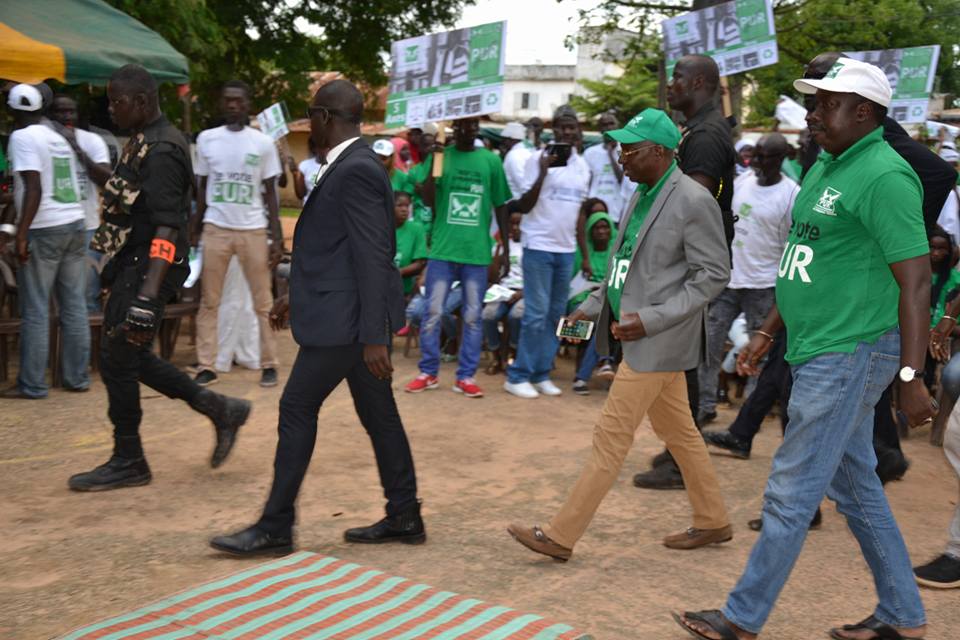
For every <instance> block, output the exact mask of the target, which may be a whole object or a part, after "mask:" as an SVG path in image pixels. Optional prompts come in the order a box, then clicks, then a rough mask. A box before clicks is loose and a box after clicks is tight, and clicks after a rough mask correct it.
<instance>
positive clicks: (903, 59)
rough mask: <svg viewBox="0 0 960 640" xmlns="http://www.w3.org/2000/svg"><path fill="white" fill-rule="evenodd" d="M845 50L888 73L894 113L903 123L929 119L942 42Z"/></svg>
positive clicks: (893, 115)
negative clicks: (931, 94)
mask: <svg viewBox="0 0 960 640" xmlns="http://www.w3.org/2000/svg"><path fill="white" fill-rule="evenodd" d="M844 53H846V54H847V55H848V56H850V57H851V58H856V59H857V60H861V61H863V62H869V63H870V64H872V65H875V66H877V67H880V68H881V69H883V72H884V73H885V74H887V79H888V80H889V81H890V86H891V87H892V88H893V100H892V101H891V102H890V109H889V114H890V117H892V118H893V119H894V120H896V121H897V122H903V123H916V122H923V121H925V120H926V119H927V111H928V109H929V108H930V92H931V91H933V76H934V74H935V73H936V71H937V62H938V61H939V59H940V45H938V44H932V45H929V46H926V47H910V48H908V49H881V50H878V51H845V52H844Z"/></svg>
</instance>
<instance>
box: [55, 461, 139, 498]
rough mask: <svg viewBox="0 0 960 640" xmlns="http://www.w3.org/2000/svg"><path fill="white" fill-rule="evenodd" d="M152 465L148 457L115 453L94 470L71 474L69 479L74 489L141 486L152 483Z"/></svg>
mask: <svg viewBox="0 0 960 640" xmlns="http://www.w3.org/2000/svg"><path fill="white" fill-rule="evenodd" d="M151 478H152V476H151V474H150V467H149V466H148V465H147V459H146V458H144V457H142V456H141V457H139V458H121V457H120V456H118V455H113V456H111V457H110V459H109V460H107V462H106V463H104V464H102V465H100V466H99V467H97V468H96V469H94V470H93V471H86V472H84V473H78V474H76V475H73V476H70V479H69V480H68V481H67V486H69V487H70V488H71V489H73V490H74V491H108V490H110V489H120V488H121V487H139V486H142V485H145V484H150V479H151Z"/></svg>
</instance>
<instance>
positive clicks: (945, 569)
mask: <svg viewBox="0 0 960 640" xmlns="http://www.w3.org/2000/svg"><path fill="white" fill-rule="evenodd" d="M913 573H914V575H915V576H916V577H917V584H921V585H923V586H925V587H933V588H934V589H955V588H957V587H960V558H954V557H953V556H948V555H946V554H944V555H942V556H940V557H939V558H937V559H935V560H933V561H932V562H928V563H927V564H925V565H923V566H922V567H914V569H913Z"/></svg>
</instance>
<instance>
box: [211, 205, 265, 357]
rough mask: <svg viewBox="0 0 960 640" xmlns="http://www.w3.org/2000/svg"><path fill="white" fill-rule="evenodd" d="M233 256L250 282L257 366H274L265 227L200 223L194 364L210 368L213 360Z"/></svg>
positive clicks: (215, 354) (215, 355)
mask: <svg viewBox="0 0 960 640" xmlns="http://www.w3.org/2000/svg"><path fill="white" fill-rule="evenodd" d="M233 256H237V260H238V261H239V262H240V268H242V269H243V276H244V278H246V279H247V284H248V285H249V286H250V295H251V297H252V298H253V310H254V312H255V313H256V314H257V321H258V323H259V325H260V367H261V368H263V369H268V368H276V367H277V364H278V363H277V339H276V337H275V336H274V334H273V329H271V328H270V319H269V316H270V308H271V307H272V306H273V289H272V282H271V278H270V275H271V274H270V259H269V250H268V247H267V230H266V229H249V230H238V229H224V228H222V227H218V226H216V225H213V224H209V223H208V224H204V225H203V272H202V274H201V277H200V283H201V296H200V310H199V311H198V312H197V362H198V366H197V368H198V369H199V370H200V371H203V370H210V371H213V364H214V362H216V360H217V313H218V312H219V310H220V299H221V293H222V292H223V281H224V278H225V277H226V275H227V267H229V266H230V258H232V257H233Z"/></svg>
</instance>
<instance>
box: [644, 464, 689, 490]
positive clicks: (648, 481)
mask: <svg viewBox="0 0 960 640" xmlns="http://www.w3.org/2000/svg"><path fill="white" fill-rule="evenodd" d="M633 486H635V487H638V488H640V489H683V476H682V475H680V468H679V467H678V466H677V464H676V463H675V462H672V461H671V462H668V463H666V464H662V465H660V466H659V467H654V468H653V469H651V470H650V471H646V472H644V473H638V474H637V475H635V476H633Z"/></svg>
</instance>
